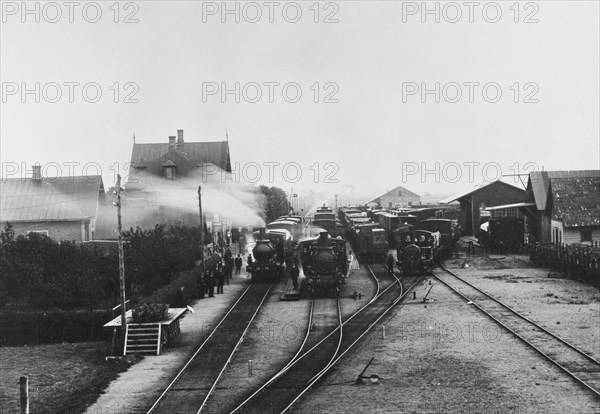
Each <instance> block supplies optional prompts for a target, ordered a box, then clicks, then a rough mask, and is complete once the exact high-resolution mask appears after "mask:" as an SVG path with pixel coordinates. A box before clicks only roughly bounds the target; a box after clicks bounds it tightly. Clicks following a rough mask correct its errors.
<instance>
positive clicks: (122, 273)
mask: <svg viewBox="0 0 600 414" xmlns="http://www.w3.org/2000/svg"><path fill="white" fill-rule="evenodd" d="M116 205H117V223H118V224H117V225H118V236H119V290H120V293H121V328H122V331H121V335H122V338H125V329H126V327H127V318H126V316H125V312H126V311H125V260H124V258H123V233H122V229H123V226H122V223H121V175H120V174H117V204H116Z"/></svg>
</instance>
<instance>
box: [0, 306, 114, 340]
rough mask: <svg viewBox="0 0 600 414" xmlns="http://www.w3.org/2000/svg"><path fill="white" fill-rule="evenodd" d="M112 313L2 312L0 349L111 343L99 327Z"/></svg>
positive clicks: (58, 311) (101, 311)
mask: <svg viewBox="0 0 600 414" xmlns="http://www.w3.org/2000/svg"><path fill="white" fill-rule="evenodd" d="M111 319H112V311H111V310H97V311H90V310H87V311H81V310H78V311H74V310H71V311H64V310H55V311H3V312H2V313H0V344H1V345H2V346H22V345H39V344H52V343H62V342H81V341H98V340H105V339H110V337H111V334H112V333H111V332H108V331H105V330H103V328H102V326H103V325H104V324H105V323H106V322H108V321H109V320H111Z"/></svg>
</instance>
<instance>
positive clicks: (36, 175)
mask: <svg viewBox="0 0 600 414" xmlns="http://www.w3.org/2000/svg"><path fill="white" fill-rule="evenodd" d="M32 168H33V175H32V176H31V179H32V180H33V181H35V182H41V181H42V166H41V165H34V166H33V167H32Z"/></svg>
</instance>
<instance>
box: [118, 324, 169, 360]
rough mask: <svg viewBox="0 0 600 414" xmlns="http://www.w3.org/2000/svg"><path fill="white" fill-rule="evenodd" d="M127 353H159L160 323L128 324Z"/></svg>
mask: <svg viewBox="0 0 600 414" xmlns="http://www.w3.org/2000/svg"><path fill="white" fill-rule="evenodd" d="M126 338H127V340H126V344H125V355H127V354H132V353H139V354H142V353H143V354H151V355H159V354H160V346H161V343H160V341H161V329H160V325H159V324H153V325H136V324H131V325H127V333H126Z"/></svg>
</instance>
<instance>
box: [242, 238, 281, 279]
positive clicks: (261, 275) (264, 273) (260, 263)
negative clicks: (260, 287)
mask: <svg viewBox="0 0 600 414" xmlns="http://www.w3.org/2000/svg"><path fill="white" fill-rule="evenodd" d="M252 256H253V257H254V263H252V265H250V266H248V267H249V269H248V270H250V273H251V274H252V280H253V281H258V282H264V281H270V280H273V279H275V278H276V277H277V275H278V270H279V265H278V263H277V251H276V249H275V246H274V245H273V243H272V242H271V240H269V239H268V238H267V237H266V235H265V231H264V229H261V231H260V236H259V238H258V240H257V241H256V246H254V248H253V249H252Z"/></svg>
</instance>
